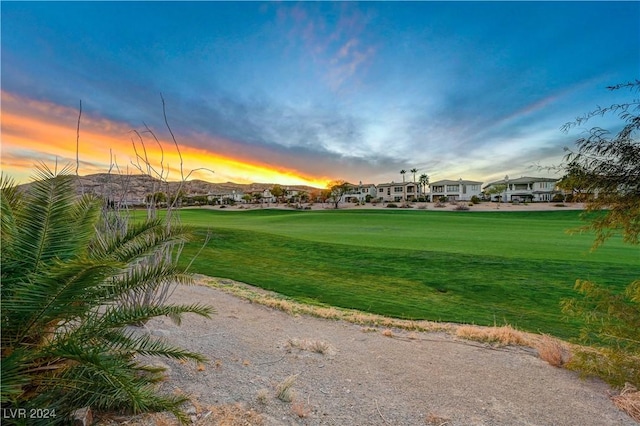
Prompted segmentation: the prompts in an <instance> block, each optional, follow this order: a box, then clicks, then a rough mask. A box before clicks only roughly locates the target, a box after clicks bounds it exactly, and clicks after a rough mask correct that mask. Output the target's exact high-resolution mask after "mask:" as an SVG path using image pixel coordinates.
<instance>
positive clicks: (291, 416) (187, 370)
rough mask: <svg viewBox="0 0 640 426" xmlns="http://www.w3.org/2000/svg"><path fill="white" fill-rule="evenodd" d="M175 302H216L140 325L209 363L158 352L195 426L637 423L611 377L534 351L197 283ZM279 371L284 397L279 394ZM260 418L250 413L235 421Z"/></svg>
mask: <svg viewBox="0 0 640 426" xmlns="http://www.w3.org/2000/svg"><path fill="white" fill-rule="evenodd" d="M173 301H174V302H178V303H193V302H199V303H205V304H208V305H211V306H213V307H214V308H215V309H216V311H217V314H216V315H215V316H214V317H213V319H211V320H207V319H203V318H200V317H196V316H191V315H189V316H187V317H186V318H185V320H184V321H183V323H182V325H181V326H180V327H178V326H175V325H174V324H173V323H172V322H171V321H169V320H168V319H156V320H154V321H152V322H150V323H149V324H148V325H147V328H148V332H150V333H152V334H154V335H157V336H162V337H163V338H166V339H167V340H168V341H170V342H171V343H174V344H177V345H179V346H182V347H185V348H188V349H190V350H194V351H198V352H200V353H202V354H204V355H205V356H207V357H208V359H209V360H210V361H209V363H208V364H206V365H202V366H196V365H194V364H193V363H179V362H172V361H163V362H164V363H165V364H166V365H167V366H168V367H169V373H168V380H167V381H166V382H165V383H164V387H165V390H166V391H168V392H186V393H188V394H190V395H192V396H193V401H194V403H193V405H194V406H193V407H191V408H190V412H191V414H193V417H192V418H193V419H194V420H195V423H196V424H217V423H216V422H215V421H213V417H215V416H214V415H211V414H209V411H208V409H207V407H211V406H215V405H221V404H236V403H240V404H242V406H243V407H244V409H243V410H244V411H249V410H251V412H252V413H253V414H255V413H259V417H260V418H262V419H263V421H264V423H263V424H265V425H363V426H364V425H425V424H426V425H447V426H454V425H464V426H470V425H510V426H512V425H562V426H567V425H576V426H578V425H579V426H588V425H594V426H596V425H597V426H601V425H636V424H637V423H635V422H634V421H633V420H632V419H631V418H630V417H628V416H627V415H626V414H625V413H623V412H621V411H619V410H618V409H617V408H616V407H615V406H614V405H613V404H612V403H611V401H610V400H609V398H608V393H609V392H610V389H609V388H608V386H606V385H605V384H603V383H601V382H599V381H595V380H587V381H584V380H581V379H579V378H578V377H577V375H576V374H575V373H573V372H570V371H567V370H563V369H558V368H555V367H552V366H550V365H548V364H547V363H546V362H544V361H542V360H540V359H539V358H537V357H536V355H535V352H534V351H533V350H531V349H525V348H517V347H507V348H493V347H491V346H489V345H484V344H480V343H475V342H469V341H464V340H459V339H456V338H455V337H452V336H451V335H448V334H445V333H433V332H432V333H416V332H408V331H403V330H391V333H392V334H391V336H390V337H389V336H388V335H389V333H390V331H389V330H387V331H384V330H382V329H376V328H371V327H367V328H363V327H362V326H359V325H355V324H351V323H348V322H344V321H332V320H326V319H319V318H314V317H308V316H291V315H288V314H286V313H284V312H281V311H278V310H275V309H271V308H268V307H265V306H262V305H258V304H254V303H251V302H249V301H246V300H243V299H240V298H238V297H236V296H233V295H230V294H227V293H225V292H223V291H221V290H219V289H214V288H209V287H205V286H191V287H180V288H178V289H177V291H176V292H175V294H174V295H173ZM383 331H384V333H383ZM385 334H387V335H385ZM287 378H290V380H292V381H293V384H292V386H291V388H290V390H291V391H292V393H293V396H292V399H293V400H292V401H290V402H286V401H283V400H282V399H285V400H286V399H287V395H284V396H282V399H279V398H278V397H277V395H276V394H277V389H278V385H279V384H282V383H283V382H284V381H285V380H286V379H287ZM207 416H208V418H206V417H207ZM251 419H253V420H251ZM257 419H258V416H249V415H248V413H247V417H246V418H245V420H243V421H242V422H240V423H237V424H246V425H251V424H256V423H259V422H258V420H257ZM227 424H231V423H227Z"/></svg>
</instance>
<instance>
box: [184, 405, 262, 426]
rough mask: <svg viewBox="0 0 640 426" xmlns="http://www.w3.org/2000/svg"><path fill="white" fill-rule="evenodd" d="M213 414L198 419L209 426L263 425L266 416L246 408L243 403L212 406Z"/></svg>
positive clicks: (200, 422)
mask: <svg viewBox="0 0 640 426" xmlns="http://www.w3.org/2000/svg"><path fill="white" fill-rule="evenodd" d="M210 410H211V411H210V412H211V415H209V416H207V417H206V418H203V420H202V421H198V422H197V423H196V424H198V425H207V426H209V425H210V426H213V425H215V426H261V425H263V424H264V418H263V417H262V415H260V414H259V413H257V412H255V411H253V410H251V409H247V408H245V407H244V406H243V405H242V404H232V405H216V406H214V407H210Z"/></svg>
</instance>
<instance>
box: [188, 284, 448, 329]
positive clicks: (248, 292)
mask: <svg viewBox="0 0 640 426" xmlns="http://www.w3.org/2000/svg"><path fill="white" fill-rule="evenodd" d="M199 278H200V279H199V283H201V284H204V285H207V286H210V287H213V288H216V289H218V290H222V291H224V292H225V293H229V294H232V295H234V296H237V297H240V298H242V299H245V300H249V301H250V302H252V303H257V304H260V305H263V306H268V307H270V308H274V309H278V310H280V311H283V312H286V313H287V314H290V315H310V316H314V317H318V318H325V319H332V320H343V321H347V322H350V323H353V324H358V325H362V326H371V327H386V328H400V329H404V330H411V331H449V332H451V331H452V330H453V329H454V328H455V326H454V325H453V324H444V323H437V322H433V321H411V320H402V319H396V318H388V317H384V316H382V315H375V314H369V313H366V312H362V311H358V310H354V309H342V308H336V307H333V306H318V305H308V304H305V303H299V302H295V301H293V300H289V299H286V298H284V297H282V296H277V295H274V294H270V293H268V292H264V291H259V290H258V291H256V290H254V289H251V288H250V287H249V286H247V285H243V284H242V283H238V282H232V283H231V284H229V283H230V282H231V280H228V279H224V280H222V282H221V279H218V278H212V277H206V276H200V277H199Z"/></svg>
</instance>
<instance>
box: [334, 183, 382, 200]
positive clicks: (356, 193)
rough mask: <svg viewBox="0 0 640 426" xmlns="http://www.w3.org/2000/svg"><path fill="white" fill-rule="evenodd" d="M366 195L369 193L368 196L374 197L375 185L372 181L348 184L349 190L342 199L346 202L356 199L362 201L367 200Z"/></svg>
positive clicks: (375, 193) (375, 194)
mask: <svg viewBox="0 0 640 426" xmlns="http://www.w3.org/2000/svg"><path fill="white" fill-rule="evenodd" d="M367 195H369V196H370V198H376V197H377V192H376V186H375V185H374V184H372V183H362V182H360V183H359V184H357V185H356V184H350V185H349V191H347V193H346V194H344V198H343V199H342V200H343V201H344V202H346V203H354V202H356V201H358V202H364V201H366V200H367Z"/></svg>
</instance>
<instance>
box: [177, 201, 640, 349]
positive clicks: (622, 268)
mask: <svg viewBox="0 0 640 426" xmlns="http://www.w3.org/2000/svg"><path fill="white" fill-rule="evenodd" d="M180 214H181V218H182V221H183V223H185V224H189V225H193V226H195V227H196V228H197V230H198V231H197V234H198V235H199V236H200V238H199V239H201V238H202V237H203V235H204V233H205V232H207V229H208V230H209V232H211V233H212V235H213V238H212V239H211V241H210V242H209V243H208V245H207V247H206V248H205V249H204V250H203V251H202V253H201V254H200V255H199V257H198V258H197V259H196V261H195V262H194V264H193V267H192V271H193V272H198V273H203V274H207V275H212V276H219V277H228V278H233V279H236V280H239V281H244V282H247V283H250V284H253V285H257V286H260V287H263V288H267V289H271V290H275V291H277V292H279V293H282V294H285V295H288V296H291V297H294V298H296V299H299V300H305V301H311V302H313V303H324V304H330V305H334V306H341V307H349V308H357V309H361V310H366V311H370V312H375V313H380V314H384V315H389V316H395V317H402V318H414V319H431V320H439V321H453V322H467V323H476V324H486V325H492V324H496V323H497V324H504V323H509V324H512V325H514V326H517V327H519V328H522V329H527V330H531V331H539V332H546V333H552V334H555V335H558V336H561V337H569V336H574V335H576V334H577V327H578V325H579V324H577V323H575V322H570V321H568V320H566V319H565V318H563V315H562V313H561V311H560V306H559V303H560V300H561V299H562V298H566V297H572V296H573V295H574V292H573V290H572V288H573V284H574V282H575V280H576V279H577V278H583V279H591V280H593V281H596V282H600V283H602V284H605V285H608V286H611V287H613V288H617V289H621V288H623V287H624V286H626V285H627V284H628V283H630V282H631V281H632V280H633V279H637V278H638V276H640V266H639V265H640V251H639V250H638V248H637V247H630V246H625V245H623V244H622V243H621V242H620V241H619V240H617V239H616V240H612V241H610V242H608V243H607V244H606V245H605V246H604V247H602V248H600V249H598V250H597V251H595V252H590V251H589V248H590V246H591V243H592V242H593V236H591V235H568V234H567V233H566V231H567V229H570V228H574V227H576V226H579V225H580V223H581V222H580V220H579V218H578V213H577V212H574V211H560V212H556V211H554V212H523V213H519V212H486V213H485V212H442V211H395V210H390V211H387V210H342V211H302V212H300V211H280V210H260V211H258V210H254V211H240V212H236V211H217V210H204V209H203V210H183V211H181V213H180ZM200 245H201V244H200ZM198 249H199V244H198V241H194V242H193V243H191V244H189V246H188V247H187V248H186V250H185V253H184V256H183V259H184V260H185V261H186V260H189V258H190V257H191V255H193V254H194V253H195V252H196V251H197V250H198Z"/></svg>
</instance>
